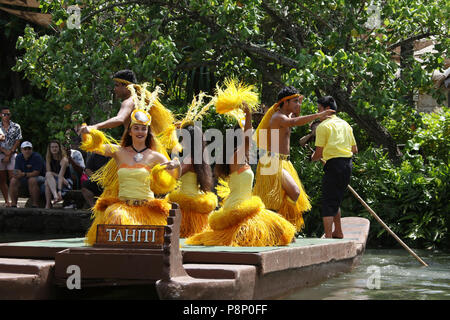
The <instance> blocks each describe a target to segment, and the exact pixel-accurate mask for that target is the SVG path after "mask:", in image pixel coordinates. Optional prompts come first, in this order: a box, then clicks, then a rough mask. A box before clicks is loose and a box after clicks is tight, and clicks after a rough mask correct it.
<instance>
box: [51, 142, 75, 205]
mask: <svg viewBox="0 0 450 320" xmlns="http://www.w3.org/2000/svg"><path fill="white" fill-rule="evenodd" d="M45 160H46V161H45V162H46V173H45V208H47V209H49V208H51V207H52V205H54V204H55V203H58V202H61V201H62V200H63V196H64V195H65V194H66V192H67V191H69V190H72V186H73V181H72V175H71V173H70V169H69V160H68V158H67V155H66V151H65V150H64V149H63V148H61V144H60V143H59V141H56V140H53V141H50V143H49V144H48V146H47V155H46V157H45ZM52 197H53V203H52Z"/></svg>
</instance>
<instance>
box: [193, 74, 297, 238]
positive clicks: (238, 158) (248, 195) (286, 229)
mask: <svg viewBox="0 0 450 320" xmlns="http://www.w3.org/2000/svg"><path fill="white" fill-rule="evenodd" d="M230 88H231V89H230ZM242 88H246V89H244V90H242ZM228 89H230V90H228ZM252 89H253V88H252ZM252 89H250V90H248V87H244V86H242V85H240V84H239V85H236V82H235V80H232V81H229V82H227V89H226V90H224V91H223V90H218V96H217V102H216V111H218V112H220V113H228V114H229V112H230V111H232V110H235V109H236V108H239V109H240V110H241V111H242V113H243V114H244V115H245V118H244V119H243V120H244V121H241V123H242V124H243V125H244V131H245V132H249V131H248V130H250V131H251V128H252V124H251V122H252V113H251V107H250V105H249V104H248V103H247V102H246V100H248V101H251V102H254V101H256V102H257V100H258V97H257V95H256V93H255V92H253V91H252ZM243 91H244V92H245V94H246V97H245V98H242V97H243V96H242V95H239V94H240V93H242V92H243ZM249 96H250V97H251V99H249V98H248V97H249ZM224 100H225V101H227V102H226V103H223V101H224ZM230 101H237V103H235V104H232V103H230ZM222 103H223V104H222ZM255 104H256V103H254V104H253V106H252V107H254V106H255ZM239 119H240V118H239V117H238V120H239ZM243 136H244V137H243V139H241V141H242V140H243V141H244V143H243V145H240V146H237V143H234V145H233V149H232V150H228V152H227V149H230V148H229V147H230V146H227V145H226V144H225V150H223V152H222V154H223V156H224V158H223V159H221V161H216V165H215V173H216V175H217V177H218V178H219V182H220V183H221V186H219V188H218V193H222V194H223V195H224V196H225V198H224V200H223V205H222V207H221V208H220V209H219V210H216V211H214V212H213V213H211V214H210V215H209V218H208V228H207V229H206V230H204V231H202V232H200V233H197V234H195V235H193V236H191V237H189V238H188V239H186V244H188V245H207V246H209V245H213V246H277V245H287V244H289V243H290V242H291V240H292V239H293V237H294V235H295V228H294V227H293V226H292V224H290V223H289V222H288V221H286V220H285V219H284V218H283V217H281V216H280V215H278V214H276V213H275V212H272V211H269V210H267V209H265V207H264V204H263V203H262V201H261V199H260V198H259V197H256V196H253V195H252V184H253V172H252V170H251V168H250V166H249V164H248V154H249V148H250V137H249V135H248V134H244V135H243ZM225 140H226V139H225ZM235 142H236V141H235ZM227 147H228V148H227ZM230 151H232V152H230ZM228 154H229V156H228ZM223 179H227V182H224V180H223Z"/></svg>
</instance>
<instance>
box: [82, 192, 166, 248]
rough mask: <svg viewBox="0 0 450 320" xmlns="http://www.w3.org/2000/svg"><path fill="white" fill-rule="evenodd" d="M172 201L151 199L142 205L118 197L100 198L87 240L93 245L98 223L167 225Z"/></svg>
mask: <svg viewBox="0 0 450 320" xmlns="http://www.w3.org/2000/svg"><path fill="white" fill-rule="evenodd" d="M170 208H171V205H170V203H168V202H167V200H165V199H149V200H147V201H146V202H143V203H142V204H140V205H136V206H135V205H131V204H129V203H127V202H124V201H121V200H119V199H118V198H114V197H109V198H106V197H105V198H99V199H98V200H97V202H96V204H95V206H94V208H93V209H92V210H93V217H94V221H93V223H92V225H91V227H90V228H89V230H88V232H87V234H86V239H85V242H86V243H87V244H88V245H93V244H94V243H95V241H96V236H97V225H99V224H117V225H166V224H167V217H168V215H169V210H170Z"/></svg>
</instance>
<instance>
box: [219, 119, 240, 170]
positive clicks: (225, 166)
mask: <svg viewBox="0 0 450 320" xmlns="http://www.w3.org/2000/svg"><path fill="white" fill-rule="evenodd" d="M233 130H234V137H233V146H229V145H228V144H227V135H226V134H225V135H224V137H223V143H222V145H223V152H222V159H218V157H217V155H216V164H215V165H214V174H215V176H216V178H226V177H228V176H229V175H230V164H229V163H227V160H228V158H227V154H233V155H234V153H235V152H236V150H237V148H238V147H239V146H240V145H241V143H242V140H243V139H241V141H239V138H238V136H236V130H241V131H242V129H241V127H240V126H239V125H238V124H237V125H236V126H235V127H234V129H233ZM227 147H228V149H227ZM231 147H232V148H233V150H232V152H231V150H229V149H231ZM217 160H222V161H221V163H219V162H218V161H217Z"/></svg>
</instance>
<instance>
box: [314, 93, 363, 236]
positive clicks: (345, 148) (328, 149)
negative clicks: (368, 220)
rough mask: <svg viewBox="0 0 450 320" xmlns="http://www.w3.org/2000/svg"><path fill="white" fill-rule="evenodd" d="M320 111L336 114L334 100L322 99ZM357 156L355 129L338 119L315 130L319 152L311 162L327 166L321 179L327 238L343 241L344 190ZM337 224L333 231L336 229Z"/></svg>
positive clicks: (322, 212) (324, 224)
mask: <svg viewBox="0 0 450 320" xmlns="http://www.w3.org/2000/svg"><path fill="white" fill-rule="evenodd" d="M317 102H318V109H319V112H322V111H324V110H327V109H332V110H335V111H337V105H336V101H334V98H333V97H331V96H326V97H321V98H319V100H318V101H317ZM357 152H358V147H357V145H356V141H355V137H354V136H353V129H352V127H351V126H350V125H349V124H348V123H347V122H346V121H344V120H342V119H341V118H339V117H337V116H336V115H333V116H331V117H330V118H328V119H326V120H324V121H322V122H321V123H320V124H319V126H318V127H317V129H316V150H315V151H314V153H313V155H312V156H311V160H312V161H319V160H322V161H323V162H325V166H324V167H323V170H324V172H325V174H324V176H323V179H322V207H321V214H322V218H323V226H324V230H325V237H326V238H343V237H344V235H343V233H342V228H341V209H340V208H339V207H340V205H341V203H342V199H343V198H344V193H345V190H346V189H347V186H348V184H349V183H350V177H351V174H352V156H353V154H355V153H357ZM333 223H334V231H332V229H333Z"/></svg>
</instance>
